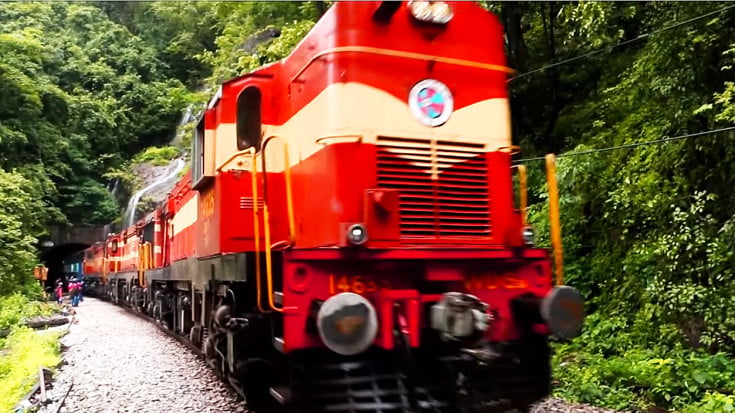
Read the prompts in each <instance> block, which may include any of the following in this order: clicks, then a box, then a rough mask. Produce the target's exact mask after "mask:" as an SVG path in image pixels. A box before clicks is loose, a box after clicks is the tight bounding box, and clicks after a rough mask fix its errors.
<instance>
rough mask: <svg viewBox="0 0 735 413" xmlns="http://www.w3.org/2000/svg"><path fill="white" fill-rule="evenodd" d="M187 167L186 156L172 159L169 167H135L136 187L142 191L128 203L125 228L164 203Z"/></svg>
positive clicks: (138, 165) (139, 165)
mask: <svg viewBox="0 0 735 413" xmlns="http://www.w3.org/2000/svg"><path fill="white" fill-rule="evenodd" d="M187 167H188V163H187V160H186V158H185V157H184V156H181V157H178V158H175V159H172V160H171V162H170V163H169V164H168V165H163V166H156V165H153V164H150V163H141V164H137V165H135V166H134V167H133V168H132V172H133V174H135V175H136V176H137V179H136V180H137V183H136V187H138V188H140V189H139V190H137V191H136V192H135V193H133V194H132V195H131V197H130V199H129V201H128V206H127V208H126V209H125V213H124V215H123V226H128V225H130V224H132V223H133V222H135V221H136V220H138V219H140V218H142V217H143V216H145V214H147V213H149V212H151V211H152V210H153V209H155V207H156V206H157V205H159V204H160V203H161V202H163V201H164V200H165V199H166V195H168V193H169V192H170V191H171V189H172V188H173V187H174V185H176V182H177V181H178V180H179V178H180V177H181V176H182V175H183V174H184V173H185V170H186V168H187Z"/></svg>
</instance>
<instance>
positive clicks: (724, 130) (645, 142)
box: [513, 126, 735, 164]
mask: <svg viewBox="0 0 735 413" xmlns="http://www.w3.org/2000/svg"><path fill="white" fill-rule="evenodd" d="M732 130H735V126H728V127H726V128H720V129H712V130H708V131H702V132H695V133H688V134H686V135H679V136H672V137H670V138H662V139H655V140H652V141H644V142H636V143H629V144H626V145H618V146H610V147H607V148H599V149H590V150H586V151H580V152H565V153H561V154H558V155H556V157H557V158H565V157H570V156H579V155H590V154H594V153H600V152H609V151H614V150H617V149H628V148H636V147H639V146H647V145H654V144H658V143H665V142H671V141H676V140H680V139H688V138H695V137H698V136H705V135H713V134H715V133H720V132H727V131H732ZM544 159H546V157H544V156H539V157H535V158H526V159H518V160H515V161H513V163H515V164H518V163H523V162H531V161H542V160H544Z"/></svg>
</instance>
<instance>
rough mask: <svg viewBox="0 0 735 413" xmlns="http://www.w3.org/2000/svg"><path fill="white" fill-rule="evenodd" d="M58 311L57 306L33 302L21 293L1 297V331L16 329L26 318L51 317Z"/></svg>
mask: <svg viewBox="0 0 735 413" xmlns="http://www.w3.org/2000/svg"><path fill="white" fill-rule="evenodd" d="M56 309H57V306H56V304H53V303H48V302H41V301H31V300H30V299H29V298H28V297H27V296H25V295H23V294H19V293H15V294H12V295H8V296H5V297H0V330H5V329H9V328H11V327H16V326H18V325H19V324H20V322H21V321H22V320H23V319H26V318H31V317H36V316H48V315H51V314H53V313H54V312H55V311H56Z"/></svg>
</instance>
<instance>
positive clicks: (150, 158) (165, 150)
mask: <svg viewBox="0 0 735 413" xmlns="http://www.w3.org/2000/svg"><path fill="white" fill-rule="evenodd" d="M180 154H181V152H180V150H179V149H178V148H175V147H173V146H163V147H155V146H152V147H150V148H147V149H146V150H145V151H143V152H141V153H139V154H138V155H136V156H135V158H134V159H133V163H144V162H147V163H150V164H152V165H154V166H165V165H168V164H169V163H170V162H171V160H172V159H174V158H176V157H177V156H179V155H180Z"/></svg>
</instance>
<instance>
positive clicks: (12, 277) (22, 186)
mask: <svg viewBox="0 0 735 413" xmlns="http://www.w3.org/2000/svg"><path fill="white" fill-rule="evenodd" d="M0 197H2V202H0V245H2V248H0V268H2V271H0V296H3V295H6V294H9V293H11V292H12V291H15V290H16V289H17V288H23V287H24V286H28V285H29V284H30V283H32V282H33V281H32V280H33V278H32V268H33V266H34V264H35V262H36V261H35V254H34V247H35V242H36V239H35V238H34V237H33V236H31V235H30V234H32V233H34V232H38V231H39V228H38V225H39V222H38V221H36V218H37V216H38V208H39V206H41V205H43V203H42V202H40V201H39V200H38V199H37V198H34V193H33V192H32V184H31V182H29V181H28V180H27V179H25V178H23V177H22V176H21V175H20V174H17V173H7V172H3V171H2V170H0Z"/></svg>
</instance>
